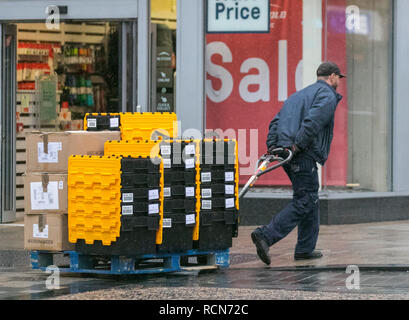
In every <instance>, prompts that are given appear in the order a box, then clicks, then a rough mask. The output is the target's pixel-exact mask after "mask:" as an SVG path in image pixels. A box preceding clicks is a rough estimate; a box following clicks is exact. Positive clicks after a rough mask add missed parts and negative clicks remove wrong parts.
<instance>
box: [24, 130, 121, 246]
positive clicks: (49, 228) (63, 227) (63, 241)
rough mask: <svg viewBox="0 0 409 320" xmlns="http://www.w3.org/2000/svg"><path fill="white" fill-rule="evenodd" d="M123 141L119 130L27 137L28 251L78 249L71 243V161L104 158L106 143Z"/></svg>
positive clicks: (26, 198) (25, 189)
mask: <svg viewBox="0 0 409 320" xmlns="http://www.w3.org/2000/svg"><path fill="white" fill-rule="evenodd" d="M119 139H120V132H118V131H117V132H115V131H100V132H87V131H72V132H31V133H29V134H28V135H27V137H26V141H27V159H26V164H27V167H26V173H25V176H24V201H25V206H24V207H25V216H24V247H25V249H27V250H48V251H66V250H73V249H74V247H75V246H74V245H73V244H71V243H69V242H68V185H67V174H68V158H69V157H70V156H71V155H103V154H104V143H105V141H108V140H119Z"/></svg>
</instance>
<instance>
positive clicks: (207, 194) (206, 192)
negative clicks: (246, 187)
mask: <svg viewBox="0 0 409 320" xmlns="http://www.w3.org/2000/svg"><path fill="white" fill-rule="evenodd" d="M234 195H235V184H234V183H226V184H222V183H215V184H209V185H203V186H202V187H201V188H200V196H201V197H202V199H209V198H212V197H214V196H226V197H229V196H232V197H233V196H234Z"/></svg>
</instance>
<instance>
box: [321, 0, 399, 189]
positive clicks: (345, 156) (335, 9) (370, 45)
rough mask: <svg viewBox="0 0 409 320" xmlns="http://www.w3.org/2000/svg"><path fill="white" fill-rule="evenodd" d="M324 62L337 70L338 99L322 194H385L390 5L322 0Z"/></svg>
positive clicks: (388, 140) (388, 139)
mask: <svg viewBox="0 0 409 320" xmlns="http://www.w3.org/2000/svg"><path fill="white" fill-rule="evenodd" d="M325 4H326V10H325V16H324V21H326V39H325V40H326V41H325V42H326V48H325V49H326V50H325V52H326V59H327V60H331V61H334V62H335V63H337V64H338V65H340V67H341V69H342V70H343V71H344V72H345V73H346V75H347V78H346V79H345V80H344V81H341V88H340V90H341V93H342V94H343V95H344V100H343V102H342V104H341V106H340V109H339V110H337V118H336V123H335V126H336V127H337V128H336V134H335V136H334V143H333V147H332V152H331V156H330V158H329V160H328V163H327V165H326V166H325V168H324V171H323V175H324V176H323V180H324V187H325V189H327V190H329V191H331V190H334V189H335V190H339V189H340V188H341V189H343V190H349V191H377V192H385V191H390V190H391V189H390V188H391V183H390V177H391V159H390V155H391V141H392V140H391V135H392V127H391V116H392V97H391V95H392V81H391V78H392V31H393V30H392V27H393V21H392V13H393V8H392V1H389V0H361V1H358V2H357V1H349V0H348V1H340V0H327V1H326V3H325Z"/></svg>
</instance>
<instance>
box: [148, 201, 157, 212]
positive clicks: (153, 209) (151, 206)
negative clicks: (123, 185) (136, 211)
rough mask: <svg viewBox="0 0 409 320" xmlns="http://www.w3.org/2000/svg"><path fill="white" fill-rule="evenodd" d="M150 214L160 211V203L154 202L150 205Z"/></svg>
mask: <svg viewBox="0 0 409 320" xmlns="http://www.w3.org/2000/svg"><path fill="white" fill-rule="evenodd" d="M148 213H149V214H155V213H159V203H153V204H150V205H149V212H148Z"/></svg>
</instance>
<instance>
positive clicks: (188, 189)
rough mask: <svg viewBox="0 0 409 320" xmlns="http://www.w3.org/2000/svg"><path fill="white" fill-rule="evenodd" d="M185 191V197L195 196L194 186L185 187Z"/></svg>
mask: <svg viewBox="0 0 409 320" xmlns="http://www.w3.org/2000/svg"><path fill="white" fill-rule="evenodd" d="M185 193H186V197H194V196H195V187H186V189H185Z"/></svg>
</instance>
